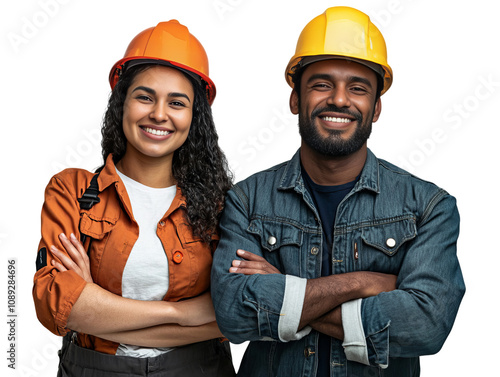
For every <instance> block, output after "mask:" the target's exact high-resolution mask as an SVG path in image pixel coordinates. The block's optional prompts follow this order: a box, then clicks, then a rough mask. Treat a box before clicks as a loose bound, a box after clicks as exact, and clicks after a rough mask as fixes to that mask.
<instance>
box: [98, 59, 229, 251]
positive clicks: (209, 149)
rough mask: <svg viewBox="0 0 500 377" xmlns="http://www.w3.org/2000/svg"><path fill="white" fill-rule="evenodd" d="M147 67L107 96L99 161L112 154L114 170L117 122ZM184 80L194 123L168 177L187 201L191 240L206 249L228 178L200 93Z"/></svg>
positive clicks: (120, 150) (119, 139)
mask: <svg viewBox="0 0 500 377" xmlns="http://www.w3.org/2000/svg"><path fill="white" fill-rule="evenodd" d="M151 66H152V65H150V64H142V65H138V66H135V67H131V68H129V69H127V70H126V71H125V72H124V73H123V74H122V76H121V77H120V80H119V81H118V83H117V84H116V86H115V88H114V89H113V91H112V93H111V95H110V98H109V101H108V108H107V110H106V113H105V115H104V120H103V126H102V130H101V133H102V143H101V144H102V156H103V159H104V161H106V159H107V157H108V155H109V154H110V153H111V154H112V155H113V161H114V163H115V164H116V163H117V162H118V161H120V160H121V158H122V157H123V156H124V155H125V152H126V149H127V140H126V138H125V134H124V132H123V126H122V120H123V105H124V103H125V97H126V95H127V90H128V88H129V87H130V85H131V84H132V81H133V79H134V77H135V76H136V75H137V74H138V73H140V72H143V71H145V70H147V69H148V68H150V67H151ZM181 72H183V71H182V70H181ZM183 73H184V72H183ZM184 75H185V76H186V77H187V78H188V79H189V80H190V81H191V83H192V85H193V89H194V101H193V119H192V121H191V128H190V130H189V134H188V137H187V139H186V141H185V142H184V144H183V145H182V146H181V147H180V148H179V149H177V150H176V151H175V152H174V157H173V161H172V173H173V176H174V178H175V179H176V180H177V186H178V187H179V188H180V189H181V191H182V194H183V195H184V197H185V198H186V210H187V218H188V221H189V223H190V225H191V227H192V229H193V234H194V235H195V236H196V237H200V238H202V239H203V240H204V241H205V242H207V243H210V241H211V240H212V236H213V235H214V234H215V233H216V232H217V227H218V222H219V217H220V213H221V211H222V208H223V205H224V197H225V194H226V192H227V190H229V189H230V188H231V185H232V174H231V172H230V171H229V168H228V164H227V160H226V157H225V155H224V153H223V152H222V150H221V149H220V147H219V145H218V139H219V138H218V135H217V131H216V129H215V124H214V121H213V118H212V109H211V108H210V105H209V104H208V100H207V96H206V92H205V88H203V87H202V86H201V85H200V83H199V82H196V80H194V79H193V78H192V77H191V76H190V75H188V74H186V73H184Z"/></svg>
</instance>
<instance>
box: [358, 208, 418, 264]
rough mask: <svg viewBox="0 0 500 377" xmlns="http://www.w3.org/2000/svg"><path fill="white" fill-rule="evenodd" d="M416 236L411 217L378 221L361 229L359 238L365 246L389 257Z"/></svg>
mask: <svg viewBox="0 0 500 377" xmlns="http://www.w3.org/2000/svg"><path fill="white" fill-rule="evenodd" d="M416 235H417V227H416V223H415V217H414V216H413V215H410V216H407V217H398V218H390V219H384V220H378V221H376V222H374V223H373V225H371V226H366V227H363V228H362V231H361V238H362V239H363V242H364V243H365V244H367V245H369V246H372V247H374V248H376V249H377V250H380V251H382V252H383V253H384V254H386V255H388V256H391V257H392V256H393V255H395V254H396V253H397V252H398V251H399V250H400V249H401V247H402V245H403V244H404V243H405V242H407V241H408V240H411V239H413V238H415V236H416Z"/></svg>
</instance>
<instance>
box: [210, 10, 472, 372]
mask: <svg viewBox="0 0 500 377" xmlns="http://www.w3.org/2000/svg"><path fill="white" fill-rule="evenodd" d="M286 77H287V81H288V83H289V84H290V85H291V86H292V88H293V90H292V94H291V97H290V108H291V111H292V112H293V113H294V114H298V116H299V131H300V135H301V138H302V142H301V147H300V149H299V151H298V152H297V153H296V154H295V156H293V158H292V159H291V160H290V161H288V162H285V163H283V164H280V165H278V166H275V167H273V168H271V169H268V170H266V171H263V172H260V173H257V174H255V175H254V176H252V177H250V178H248V179H246V180H244V181H243V182H240V183H238V184H237V185H235V187H234V188H233V189H232V190H231V191H230V192H229V194H228V198H227V201H226V207H225V210H224V213H223V216H222V219H221V223H220V227H221V239H220V243H219V246H218V248H217V250H216V252H215V256H214V263H213V268H212V297H213V302H214V306H215V310H216V315H217V322H218V324H219V327H220V328H221V330H222V333H223V334H225V336H227V337H228V338H229V340H230V341H232V342H234V343H241V342H243V341H250V344H249V347H248V349H247V351H246V353H245V355H244V357H243V360H242V363H241V367H240V370H239V375H240V376H271V375H272V376H394V377H405V376H418V375H419V374H420V367H419V359H418V357H419V356H420V355H425V354H432V353H436V352H438V351H439V349H440V348H441V347H442V345H443V343H444V341H445V339H446V337H447V336H448V334H449V332H450V330H451V327H452V325H453V322H454V320H455V316H456V314H457V311H458V307H459V304H460V301H461V299H462V297H463V294H464V292H465V286H464V282H463V278H462V274H461V271H460V266H459V263H458V260H457V256H456V241H457V238H458V230H459V215H458V211H457V207H456V203H455V199H454V198H453V197H452V196H450V195H449V194H448V193H447V192H446V191H444V190H442V189H440V188H438V187H436V186H435V185H434V184H432V183H429V182H425V181H423V180H421V179H419V178H416V177H414V176H412V175H411V174H409V173H407V172H405V171H403V170H401V169H399V168H397V167H396V166H394V165H392V164H390V163H388V162H386V161H383V160H379V159H377V158H376V157H375V156H374V155H373V153H372V152H371V151H370V150H369V149H368V148H367V139H368V137H369V135H370V132H371V125H372V122H375V121H377V119H378V117H379V115H380V112H381V101H380V95H381V94H383V93H384V92H385V91H387V89H388V88H389V87H390V86H391V83H392V70H391V68H390V66H389V65H388V64H387V59H386V46H385V41H384V39H383V37H382V35H381V34H380V32H379V31H378V29H377V28H376V27H375V26H374V25H373V24H372V23H371V22H370V20H369V18H368V16H366V15H365V14H363V13H362V12H359V11H357V10H355V9H352V8H347V7H334V8H329V9H327V10H326V12H325V13H324V14H322V15H320V16H318V17H316V18H314V19H313V20H312V21H311V22H310V23H309V24H308V25H307V26H306V27H305V28H304V30H303V31H302V33H301V35H300V37H299V41H298V43H297V50H296V54H295V56H294V57H293V58H292V59H291V61H290V63H289V64H288V67H287V71H286Z"/></svg>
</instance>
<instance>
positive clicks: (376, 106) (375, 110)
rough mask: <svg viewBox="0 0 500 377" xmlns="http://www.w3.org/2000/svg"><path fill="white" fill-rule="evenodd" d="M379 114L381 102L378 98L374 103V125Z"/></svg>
mask: <svg viewBox="0 0 500 377" xmlns="http://www.w3.org/2000/svg"><path fill="white" fill-rule="evenodd" d="M381 112H382V100H381V99H380V97H379V98H378V100H377V102H375V109H374V110H373V123H375V122H376V121H377V120H378V118H379V117H380V113H381Z"/></svg>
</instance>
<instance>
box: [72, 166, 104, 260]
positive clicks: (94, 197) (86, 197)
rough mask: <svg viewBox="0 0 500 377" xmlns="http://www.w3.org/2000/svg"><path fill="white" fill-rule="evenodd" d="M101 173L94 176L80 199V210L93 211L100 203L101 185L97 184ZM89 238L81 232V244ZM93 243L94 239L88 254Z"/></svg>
mask: <svg viewBox="0 0 500 377" xmlns="http://www.w3.org/2000/svg"><path fill="white" fill-rule="evenodd" d="M99 173H100V172H97V173H96V174H94V176H93V177H92V179H91V181H90V185H89V187H87V189H86V190H85V192H84V193H83V195H82V197H81V198H78V199H77V200H78V203H80V208H82V209H91V208H92V206H93V205H94V204H96V203H99V202H100V201H101V199H99V184H98V183H97V177H99ZM86 239H87V236H86V235H85V234H83V233H81V232H80V242H81V243H82V245H83V244H84V243H85V240H86ZM91 243H92V238H91V239H90V241H89V245H88V247H87V253H88V252H90V245H91Z"/></svg>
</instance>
